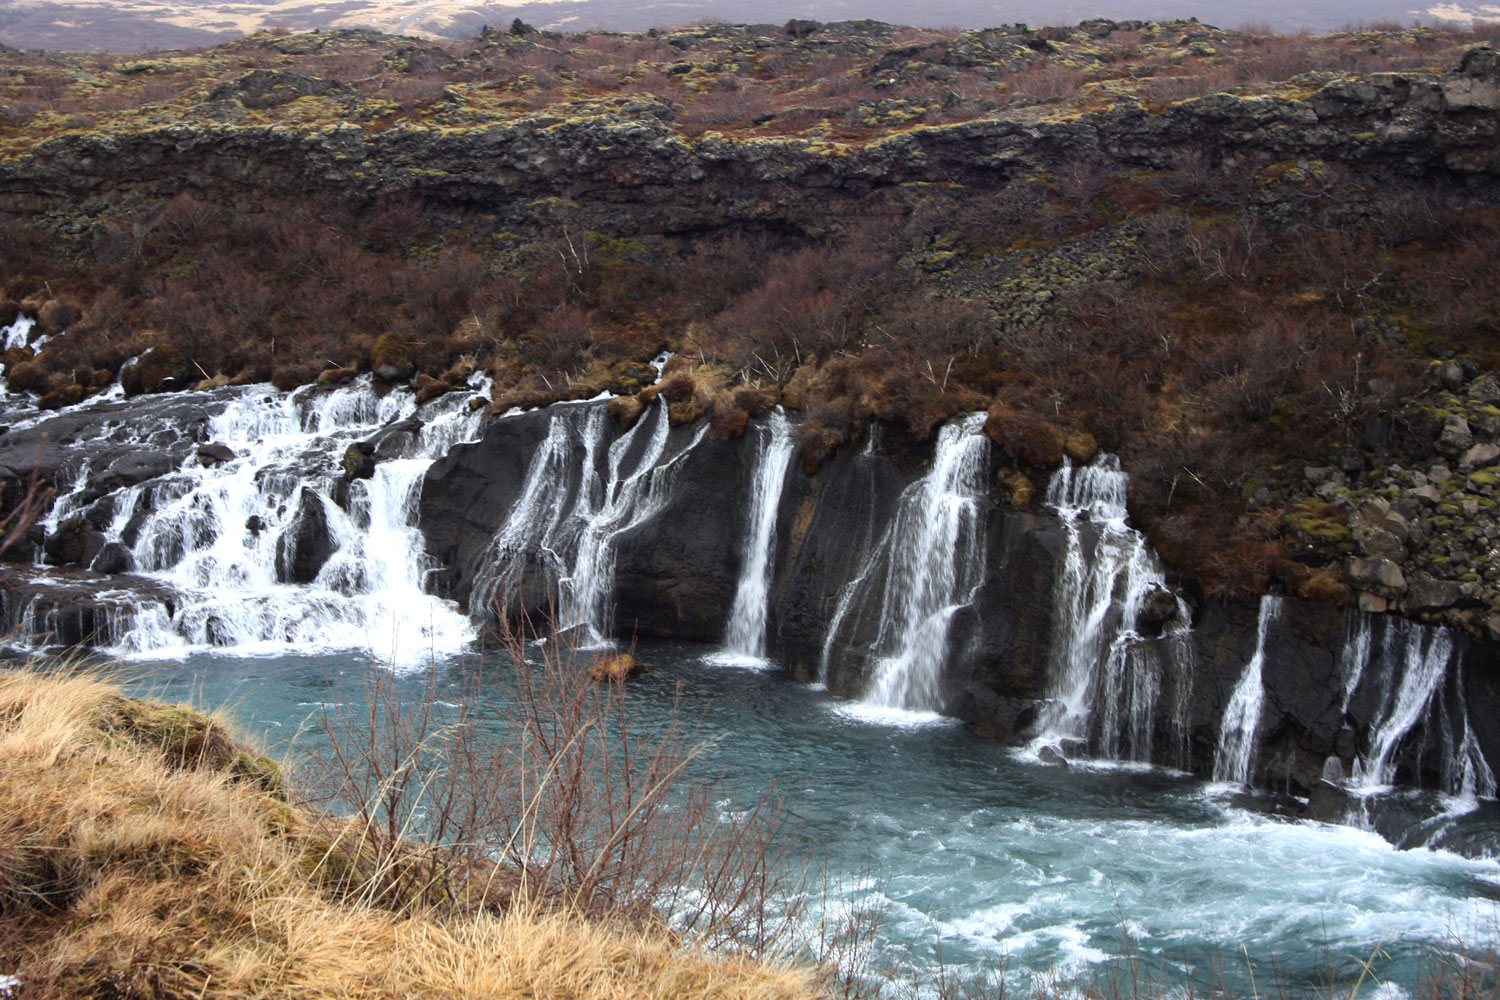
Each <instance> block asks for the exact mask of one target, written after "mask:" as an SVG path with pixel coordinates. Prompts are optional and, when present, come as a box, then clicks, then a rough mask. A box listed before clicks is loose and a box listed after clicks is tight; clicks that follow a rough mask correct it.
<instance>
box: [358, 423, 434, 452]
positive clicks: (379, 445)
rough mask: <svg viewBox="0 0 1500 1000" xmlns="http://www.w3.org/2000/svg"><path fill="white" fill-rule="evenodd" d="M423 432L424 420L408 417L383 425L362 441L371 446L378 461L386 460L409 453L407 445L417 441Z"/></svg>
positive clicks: (363, 443) (362, 443)
mask: <svg viewBox="0 0 1500 1000" xmlns="http://www.w3.org/2000/svg"><path fill="white" fill-rule="evenodd" d="M421 432H422V421H421V420H418V419H417V418H416V417H407V418H406V419H405V420H396V421H393V422H392V423H389V424H387V425H386V426H384V427H382V428H381V429H380V430H379V431H377V432H375V433H374V434H372V435H371V436H370V437H368V438H366V439H365V440H364V441H362V442H361V445H362V446H367V447H369V448H370V454H371V455H372V456H373V457H374V460H375V461H376V462H384V461H387V460H388V459H392V458H401V457H403V456H404V455H406V454H408V452H407V451H406V448H407V446H408V445H410V444H413V443H415V441H416V439H417V435H419V434H420V433H421Z"/></svg>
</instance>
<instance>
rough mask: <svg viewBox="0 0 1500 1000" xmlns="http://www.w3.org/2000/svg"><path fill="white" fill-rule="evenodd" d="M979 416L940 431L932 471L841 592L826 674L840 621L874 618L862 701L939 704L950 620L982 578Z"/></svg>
mask: <svg viewBox="0 0 1500 1000" xmlns="http://www.w3.org/2000/svg"><path fill="white" fill-rule="evenodd" d="M984 420H985V415H984V414H983V413H971V414H966V415H965V416H962V417H958V418H956V419H955V420H953V421H951V422H949V423H948V424H947V425H946V426H944V427H943V429H942V430H941V431H940V432H939V433H938V440H937V447H936V449H935V451H934V454H933V459H932V468H931V470H930V471H929V472H928V473H927V475H926V476H924V477H923V478H922V479H920V480H918V481H917V482H915V483H913V484H911V485H910V486H908V487H907V488H906V489H905V490H904V491H903V492H902V494H901V497H900V500H899V501H898V503H897V507H896V515H895V517H894V518H893V519H892V521H891V524H890V526H889V527H888V528H887V529H886V531H885V534H884V535H883V536H882V537H881V539H880V541H879V543H878V544H877V545H876V546H875V548H874V549H873V550H872V551H871V553H870V556H869V558H868V559H867V560H866V562H865V564H864V566H863V567H862V569H861V571H860V573H859V575H858V576H857V577H856V578H855V579H854V580H853V581H851V582H850V583H849V584H847V585H846V586H845V587H844V590H843V592H842V593H841V594H840V595H839V604H838V609H837V611H836V612H835V614H834V617H833V620H832V621H831V622H829V628H828V639H827V641H826V642H825V653H824V671H825V674H824V676H825V677H826V676H827V674H826V671H827V659H828V656H829V650H831V647H832V644H833V642H834V641H835V639H836V637H837V636H838V635H839V634H840V630H841V629H842V628H843V627H844V626H845V624H846V623H848V624H850V625H852V626H853V627H854V628H856V629H858V627H859V626H860V625H861V624H862V623H864V622H872V623H873V624H874V628H875V637H874V639H873V640H872V641H871V642H870V643H869V646H868V650H869V662H870V665H871V667H872V670H871V672H870V678H869V681H868V684H867V687H866V690H865V695H864V698H863V699H862V700H863V702H864V704H865V705H867V706H870V707H873V708H881V709H903V710H907V711H933V710H935V709H937V708H939V707H941V706H940V704H939V699H940V697H941V681H942V673H943V666H944V664H945V663H946V660H947V656H948V629H949V625H950V623H951V622H952V619H953V615H954V614H955V613H956V612H957V611H958V610H959V609H961V608H963V607H966V606H967V605H968V604H970V603H971V602H972V601H973V600H974V595H975V593H976V592H977V591H978V589H979V587H980V586H981V585H982V584H983V583H984V546H983V544H982V541H983V539H982V537H981V532H982V531H983V511H982V509H981V500H982V498H983V497H984V494H985V489H986V487H987V485H988V484H987V479H988V471H989V439H988V438H986V437H985V436H984V434H983V430H982V429H983V426H984ZM851 615H852V617H851ZM871 616H873V617H871Z"/></svg>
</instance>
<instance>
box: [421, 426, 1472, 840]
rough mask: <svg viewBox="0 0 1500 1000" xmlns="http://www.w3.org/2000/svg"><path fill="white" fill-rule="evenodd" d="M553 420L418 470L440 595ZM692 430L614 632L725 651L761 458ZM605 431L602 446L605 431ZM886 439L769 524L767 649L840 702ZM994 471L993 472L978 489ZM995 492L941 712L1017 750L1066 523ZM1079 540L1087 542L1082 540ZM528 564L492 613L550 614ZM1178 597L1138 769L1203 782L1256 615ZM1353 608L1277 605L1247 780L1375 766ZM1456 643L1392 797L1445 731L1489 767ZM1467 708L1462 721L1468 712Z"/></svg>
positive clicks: (459, 576) (464, 587) (1033, 695)
mask: <svg viewBox="0 0 1500 1000" xmlns="http://www.w3.org/2000/svg"><path fill="white" fill-rule="evenodd" d="M551 419H552V415H550V414H548V413H545V412H537V413H531V414H527V415H525V416H520V417H511V418H508V419H506V420H503V421H499V422H497V423H494V424H492V425H491V426H490V428H489V429H488V431H487V432H486V433H485V435H484V437H483V438H482V439H481V440H480V441H478V442H476V443H474V444H468V445H461V446H459V447H457V448H455V449H454V451H453V452H452V454H451V455H449V456H448V457H447V458H445V459H442V460H440V461H439V462H437V463H436V464H435V465H434V466H433V467H432V469H431V470H430V471H429V473H428V475H427V478H426V481H425V485H424V488H423V494H422V508H421V509H422V516H421V523H422V525H423V530H424V533H425V535H426V538H427V542H428V548H429V552H430V553H431V554H432V555H433V556H434V557H435V559H436V560H437V561H438V562H439V563H441V564H442V565H444V566H446V567H449V568H450V571H449V572H448V574H447V575H446V577H445V578H444V579H445V585H446V588H447V591H448V592H449V593H451V594H452V595H453V596H455V597H457V598H458V599H460V600H461V601H462V600H468V599H469V598H470V597H471V595H472V588H473V587H474V586H475V580H476V574H478V573H479V572H480V571H481V570H482V568H483V566H484V564H485V561H486V560H487V559H492V558H494V552H493V549H492V548H491V543H492V540H493V538H494V537H495V535H496V534H497V533H498V532H499V531H500V529H501V528H502V526H503V525H504V524H505V523H506V520H507V518H508V517H509V516H510V514H511V512H512V510H513V509H514V505H515V503H516V501H517V499H518V497H519V495H520V492H521V489H522V486H523V482H524V480H525V478H526V470H527V467H528V464H529V462H530V460H531V459H532V457H533V456H534V455H535V453H536V450H537V448H538V447H539V445H540V443H541V441H542V439H543V438H544V437H545V436H546V432H547V426H548V423H549V420H551ZM701 430H702V429H701V428H697V427H691V426H680V427H677V428H674V429H673V430H672V432H671V438H672V442H673V443H672V445H669V451H675V450H676V449H681V452H680V454H682V456H683V457H682V459H681V461H682V463H683V467H682V469H681V471H680V472H679V473H678V474H677V475H676V476H674V477H673V478H672V480H671V486H670V488H669V489H668V491H667V492H666V494H665V495H664V496H662V497H660V498H659V505H658V506H657V507H655V508H654V509H655V511H656V513H655V514H654V515H653V516H651V517H650V518H649V519H647V520H645V521H643V522H641V523H638V524H633V525H631V526H630V527H629V528H628V529H626V530H624V531H622V532H621V533H620V534H619V535H618V536H617V537H616V542H617V545H616V548H615V563H614V567H615V570H614V571H615V582H616V589H615V591H614V612H615V613H614V629H615V632H616V634H617V635H619V636H621V637H622V638H627V639H628V638H629V637H632V636H651V637H658V638H678V639H688V640H695V641H701V642H707V643H718V642H720V641H721V640H722V639H723V636H724V632H725V625H726V616H727V613H728V610H729V608H730V605H731V603H732V599H733V594H734V586H735V580H736V578H737V575H738V573H739V567H740V565H741V563H742V561H743V560H744V559H745V554H744V553H743V551H742V547H743V544H744V527H743V520H744V509H745V506H746V505H747V504H748V503H749V502H750V486H749V484H748V480H749V477H750V468H751V466H752V465H753V463H754V461H755V454H754V449H753V448H752V447H750V446H749V444H748V441H749V440H750V438H749V435H747V436H746V437H745V438H741V439H738V440H733V441H712V440H702V441H699V442H698V443H696V444H693V443H692V442H693V441H694V440H696V438H697V437H698V436H699V435H700V433H701ZM608 433H609V437H610V438H611V439H614V438H615V437H616V436H617V435H618V433H619V432H618V429H617V428H611V430H610V431H609V432H608ZM888 445H889V447H887V448H882V449H880V450H878V451H874V450H866V451H864V452H862V453H857V454H847V455H840V456H839V457H838V458H837V459H836V460H834V461H832V462H830V463H828V464H827V465H825V466H824V467H823V468H822V469H821V470H820V471H819V472H818V473H817V474H816V475H815V476H808V475H806V474H805V473H803V472H802V471H800V470H798V469H796V468H791V469H789V470H788V472H787V476H788V479H787V481H786V483H785V487H784V490H783V492H782V495H781V502H780V506H779V509H778V511H777V519H776V535H775V541H774V549H775V561H774V565H775V567H776V571H775V575H774V578H773V581H772V584H771V587H770V592H769V621H768V633H769V637H770V643H769V646H770V650H769V651H770V653H771V654H772V655H773V657H774V658H775V659H776V660H777V661H778V662H780V663H782V664H784V665H785V668H786V669H787V671H788V672H789V673H791V674H792V675H793V676H794V677H796V678H798V679H800V680H803V681H816V680H821V681H823V682H825V683H826V684H827V685H828V687H829V689H830V690H831V691H832V692H833V693H835V694H836V695H839V696H841V697H846V698H856V699H858V698H860V697H861V696H862V695H863V694H864V693H865V691H866V688H867V686H868V684H869V681H870V676H869V675H870V670H871V667H870V664H869V663H868V659H867V658H868V656H869V643H870V641H871V639H872V635H871V634H870V629H871V628H872V627H874V625H875V623H872V622H866V623H865V625H864V626H863V627H862V628H863V630H861V629H860V628H856V629H855V631H854V633H853V634H849V633H848V632H847V631H846V632H841V633H840V635H839V639H838V641H830V640H829V629H830V622H831V620H832V619H833V618H834V617H835V613H836V609H837V607H838V605H839V601H840V597H841V594H842V593H843V591H844V589H845V587H846V585H848V584H849V583H850V581H851V580H854V579H855V578H856V577H858V576H859V574H860V573H861V571H862V570H863V568H864V565H865V561H866V560H867V558H868V557H869V555H870V553H871V551H872V550H873V548H874V547H875V546H876V544H877V543H878V542H879V541H880V539H881V537H882V535H883V534H884V533H885V532H886V531H888V530H891V529H892V519H893V515H894V512H895V509H896V507H897V501H898V498H899V497H900V495H901V493H902V491H903V490H905V489H907V487H909V486H910V485H911V483H912V482H913V480H914V479H915V478H917V477H918V476H920V475H921V474H922V473H923V468H922V465H923V455H924V449H923V447H922V446H921V445H919V444H917V443H915V442H907V441H901V440H898V439H894V438H892V439H888ZM581 451H582V448H581V446H580V448H579V454H578V455H577V457H578V458H579V459H580V460H581V458H582V454H581ZM626 471H627V472H628V463H627V466H626ZM997 471H999V469H998V466H997V465H996V464H994V463H992V465H991V468H990V470H989V473H988V478H989V481H990V482H991V483H997V477H996V472H997ZM989 493H990V495H989V496H988V497H987V498H986V499H985V500H984V501H983V503H982V514H981V521H982V525H983V540H982V545H983V565H984V580H983V584H982V586H981V587H980V588H979V589H978V591H977V592H976V593H975V595H974V599H973V601H972V602H971V603H970V604H969V605H967V606H965V607H963V608H962V609H960V611H959V612H958V613H957V614H956V615H955V616H954V619H953V623H952V627H951V629H950V631H949V638H948V645H947V649H948V652H949V656H948V657H947V659H946V661H945V665H944V677H943V687H944V693H943V696H942V701H943V708H944V711H946V712H948V713H949V714H952V715H955V716H957V717H959V718H961V719H963V720H964V721H965V722H966V723H968V724H969V725H970V727H971V728H972V729H974V730H975V731H976V732H978V733H980V734H981V735H984V736H986V737H988V738H991V739H996V740H999V741H1002V742H1016V743H1025V742H1027V741H1029V740H1031V739H1032V738H1034V736H1035V735H1036V730H1035V728H1034V727H1035V725H1036V722H1037V719H1038V716H1039V712H1040V711H1041V710H1042V708H1043V706H1044V705H1045V703H1046V700H1047V698H1048V697H1049V692H1048V682H1049V678H1050V677H1052V676H1054V675H1055V673H1056V671H1057V669H1058V667H1057V666H1056V664H1055V662H1054V661H1055V658H1056V656H1057V655H1058V649H1057V647H1058V637H1057V635H1056V634H1055V633H1056V630H1057V629H1059V628H1064V627H1068V623H1065V622H1061V621H1060V620H1059V614H1060V611H1059V606H1060V604H1061V600H1060V597H1059V595H1058V593H1057V577H1058V574H1059V573H1060V572H1061V571H1062V570H1061V558H1062V547H1063V528H1062V526H1061V524H1060V523H1059V522H1058V520H1057V518H1056V517H1055V516H1053V515H1051V514H1045V513H1042V514H1039V513H1035V512H1032V511H1028V510H1019V509H1016V508H1013V507H1010V506H1008V505H1007V504H1006V503H1004V502H1003V494H1004V491H1003V489H1002V488H1000V487H999V486H998V485H996V486H993V487H992V488H991V489H990V491H989ZM573 502H574V498H572V497H570V496H569V495H567V493H566V492H559V493H558V494H556V495H554V496H552V497H550V498H549V505H555V506H556V508H557V509H566V508H567V507H568V506H569V505H570V504H571V503H573ZM1085 535H1086V537H1087V539H1088V540H1089V542H1090V544H1092V535H1091V534H1089V529H1087V528H1085ZM1091 558H1097V557H1091ZM533 570H534V572H532V573H531V574H529V575H528V576H527V577H526V578H525V582H524V585H523V596H524V601H522V602H520V603H519V604H518V603H515V602H510V603H508V604H506V605H505V606H507V607H509V609H510V611H511V612H512V613H515V612H518V611H521V610H525V611H526V612H527V613H529V614H532V615H538V616H544V615H546V614H547V613H548V612H549V611H551V610H553V606H552V604H551V601H552V599H553V597H552V595H554V594H555V593H556V590H555V588H556V585H557V580H556V579H555V576H554V577H549V576H548V575H547V573H546V572H545V571H544V570H543V569H542V568H541V567H538V566H534V567H533ZM1176 586H1177V590H1178V592H1179V594H1180V595H1181V596H1183V597H1185V598H1186V599H1187V604H1188V607H1189V610H1190V614H1191V617H1192V621H1191V633H1190V635H1191V645H1192V650H1191V668H1190V670H1189V671H1188V673H1187V674H1186V675H1185V676H1182V677H1165V678H1164V679H1163V683H1162V684H1161V687H1160V689H1159V690H1158V691H1157V693H1156V695H1155V698H1156V710H1155V719H1156V722H1155V729H1154V732H1153V734H1152V736H1151V747H1150V758H1151V759H1152V760H1154V761H1157V762H1159V763H1166V764H1170V765H1173V766H1179V767H1184V768H1185V769H1187V770H1191V771H1193V772H1194V773H1197V774H1199V775H1201V776H1204V777H1208V776H1210V775H1211V774H1212V771H1213V766H1214V758H1215V752H1216V746H1217V744H1218V741H1219V733H1220V729H1221V726H1222V724H1223V719H1224V715H1225V708H1226V706H1227V704H1228V703H1229V701H1230V698H1231V696H1232V693H1233V691H1234V688H1235V685H1236V683H1237V682H1238V681H1239V679H1240V677H1241V675H1242V673H1243V671H1244V669H1245V665H1246V663H1247V662H1248V661H1250V660H1251V658H1252V656H1253V655H1254V654H1255V651H1256V645H1257V612H1256V605H1255V604H1254V603H1253V602H1229V603H1223V602H1218V601H1212V600H1206V599H1205V598H1203V596H1202V595H1201V594H1197V593H1195V592H1194V590H1193V588H1192V587H1191V586H1190V584H1189V583H1188V582H1187V581H1178V582H1177V585H1176ZM500 606H502V605H499V604H497V605H495V607H497V608H498V607H500ZM1351 614H1352V613H1351V612H1348V611H1345V610H1342V609H1340V608H1337V607H1335V606H1334V605H1332V604H1329V603H1327V602H1319V601H1307V600H1299V599H1296V598H1287V599H1285V600H1284V603H1283V609H1282V612H1281V614H1280V615H1279V617H1278V619H1277V621H1276V623H1275V627H1274V628H1272V629H1270V630H1269V631H1268V633H1267V635H1266V637H1265V641H1266V646H1265V649H1264V668H1263V682H1264V690H1265V699H1264V704H1263V706H1262V710H1261V713H1260V730H1259V734H1260V735H1259V746H1260V749H1259V752H1258V753H1257V755H1256V761H1257V763H1256V764H1255V765H1254V767H1253V769H1252V772H1251V775H1250V777H1251V779H1252V782H1253V784H1254V785H1255V786H1257V787H1260V788H1264V789H1272V790H1277V791H1291V792H1295V793H1297V794H1299V795H1303V796H1305V795H1307V794H1308V793H1309V792H1311V791H1312V790H1314V789H1316V788H1319V787H1321V786H1320V781H1321V779H1322V778H1323V777H1324V775H1325V773H1326V771H1325V769H1326V767H1327V766H1328V764H1327V762H1328V761H1329V760H1330V758H1332V759H1336V760H1338V761H1340V762H1341V763H1342V765H1343V767H1344V768H1345V769H1346V771H1347V770H1348V769H1349V768H1351V767H1353V766H1354V764H1355V762H1356V761H1357V760H1358V759H1359V758H1360V757H1361V755H1364V754H1367V753H1368V752H1369V749H1370V743H1371V740H1372V737H1373V733H1374V729H1375V727H1376V724H1377V722H1378V721H1379V719H1380V717H1381V715H1382V713H1385V714H1386V715H1388V714H1389V712H1390V708H1391V705H1390V699H1391V691H1390V690H1389V688H1388V687H1387V688H1384V689H1383V688H1382V687H1381V686H1380V685H1379V684H1378V683H1369V682H1368V681H1367V682H1366V683H1365V684H1364V685H1353V686H1352V687H1351V688H1349V691H1350V694H1348V695H1346V694H1345V691H1346V688H1345V685H1346V683H1349V678H1348V677H1346V676H1344V673H1343V672H1344V671H1345V670H1347V667H1346V666H1344V665H1343V663H1342V657H1343V656H1344V650H1345V647H1346V646H1347V645H1348V644H1349V643H1351V642H1353V641H1354V639H1353V631H1354V627H1355V626H1357V625H1359V624H1360V623H1359V621H1358V620H1357V619H1356V618H1354V617H1351ZM1375 617H1376V618H1388V617H1389V616H1375ZM1372 620H1373V619H1372ZM1392 621H1394V619H1392ZM1182 624H1188V623H1182ZM1365 627H1371V626H1370V625H1369V623H1368V622H1366V623H1365ZM1374 627H1377V628H1378V627H1381V626H1380V625H1378V624H1377V625H1376V626H1374ZM1391 627H1392V628H1394V627H1396V626H1394V625H1392V626H1391ZM1143 641H1145V642H1146V643H1147V645H1149V640H1143ZM1456 641H1457V643H1458V649H1457V652H1456V654H1455V656H1454V663H1455V664H1457V666H1456V667H1454V668H1451V669H1450V670H1449V674H1448V676H1447V678H1446V679H1445V681H1444V682H1443V686H1442V687H1441V689H1440V690H1439V692H1438V694H1437V696H1436V698H1435V700H1434V703H1433V708H1432V709H1431V712H1432V716H1431V718H1430V719H1429V720H1428V721H1427V722H1426V723H1424V724H1423V726H1421V727H1420V732H1419V733H1417V734H1416V735H1415V736H1413V737H1411V738H1409V739H1407V740H1405V741H1404V742H1403V748H1402V755H1401V757H1400V759H1399V761H1398V764H1399V769H1398V771H1397V774H1398V775H1399V776H1400V779H1401V780H1402V781H1403V782H1405V783H1409V784H1414V785H1422V786H1427V787H1443V782H1444V780H1445V775H1444V774H1443V767H1444V762H1445V760H1449V759H1451V758H1452V756H1453V748H1454V746H1455V745H1456V744H1457V742H1458V741H1460V740H1461V739H1462V738H1463V731H1462V728H1455V727H1468V726H1469V722H1468V721H1466V720H1472V723H1473V727H1472V732H1473V737H1474V739H1475V740H1476V741H1477V743H1478V746H1479V747H1480V749H1481V751H1482V752H1483V753H1484V754H1485V755H1486V756H1487V757H1489V758H1490V759H1497V757H1496V755H1497V754H1500V722H1497V720H1496V719H1495V717H1494V715H1493V713H1492V712H1490V711H1488V709H1487V708H1485V707H1484V706H1489V705H1493V704H1494V698H1495V697H1496V695H1497V693H1500V692H1496V691H1495V690H1494V685H1495V681H1494V678H1495V677H1496V676H1500V674H1497V670H1500V662H1497V661H1500V650H1497V648H1496V647H1495V645H1494V644H1493V643H1489V642H1484V641H1478V640H1475V641H1470V640H1467V639H1465V638H1463V637H1461V636H1460V637H1457V639H1456ZM825 663H826V672H823V669H824V666H825ZM1346 699H1347V701H1348V704H1347V706H1345V705H1344V701H1345V700H1346ZM1174 703H1175V704H1179V705H1181V706H1182V707H1181V709H1179V710H1174V708H1173V707H1172V706H1173V705H1174ZM1466 704H1467V705H1471V706H1474V711H1473V712H1471V713H1466V712H1465V710H1464V707H1463V706H1464V705H1466ZM1174 712H1175V715H1174ZM1461 720H1465V721H1461ZM1323 818H1337V815H1336V814H1334V813H1328V814H1325V815H1324V816H1323Z"/></svg>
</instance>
